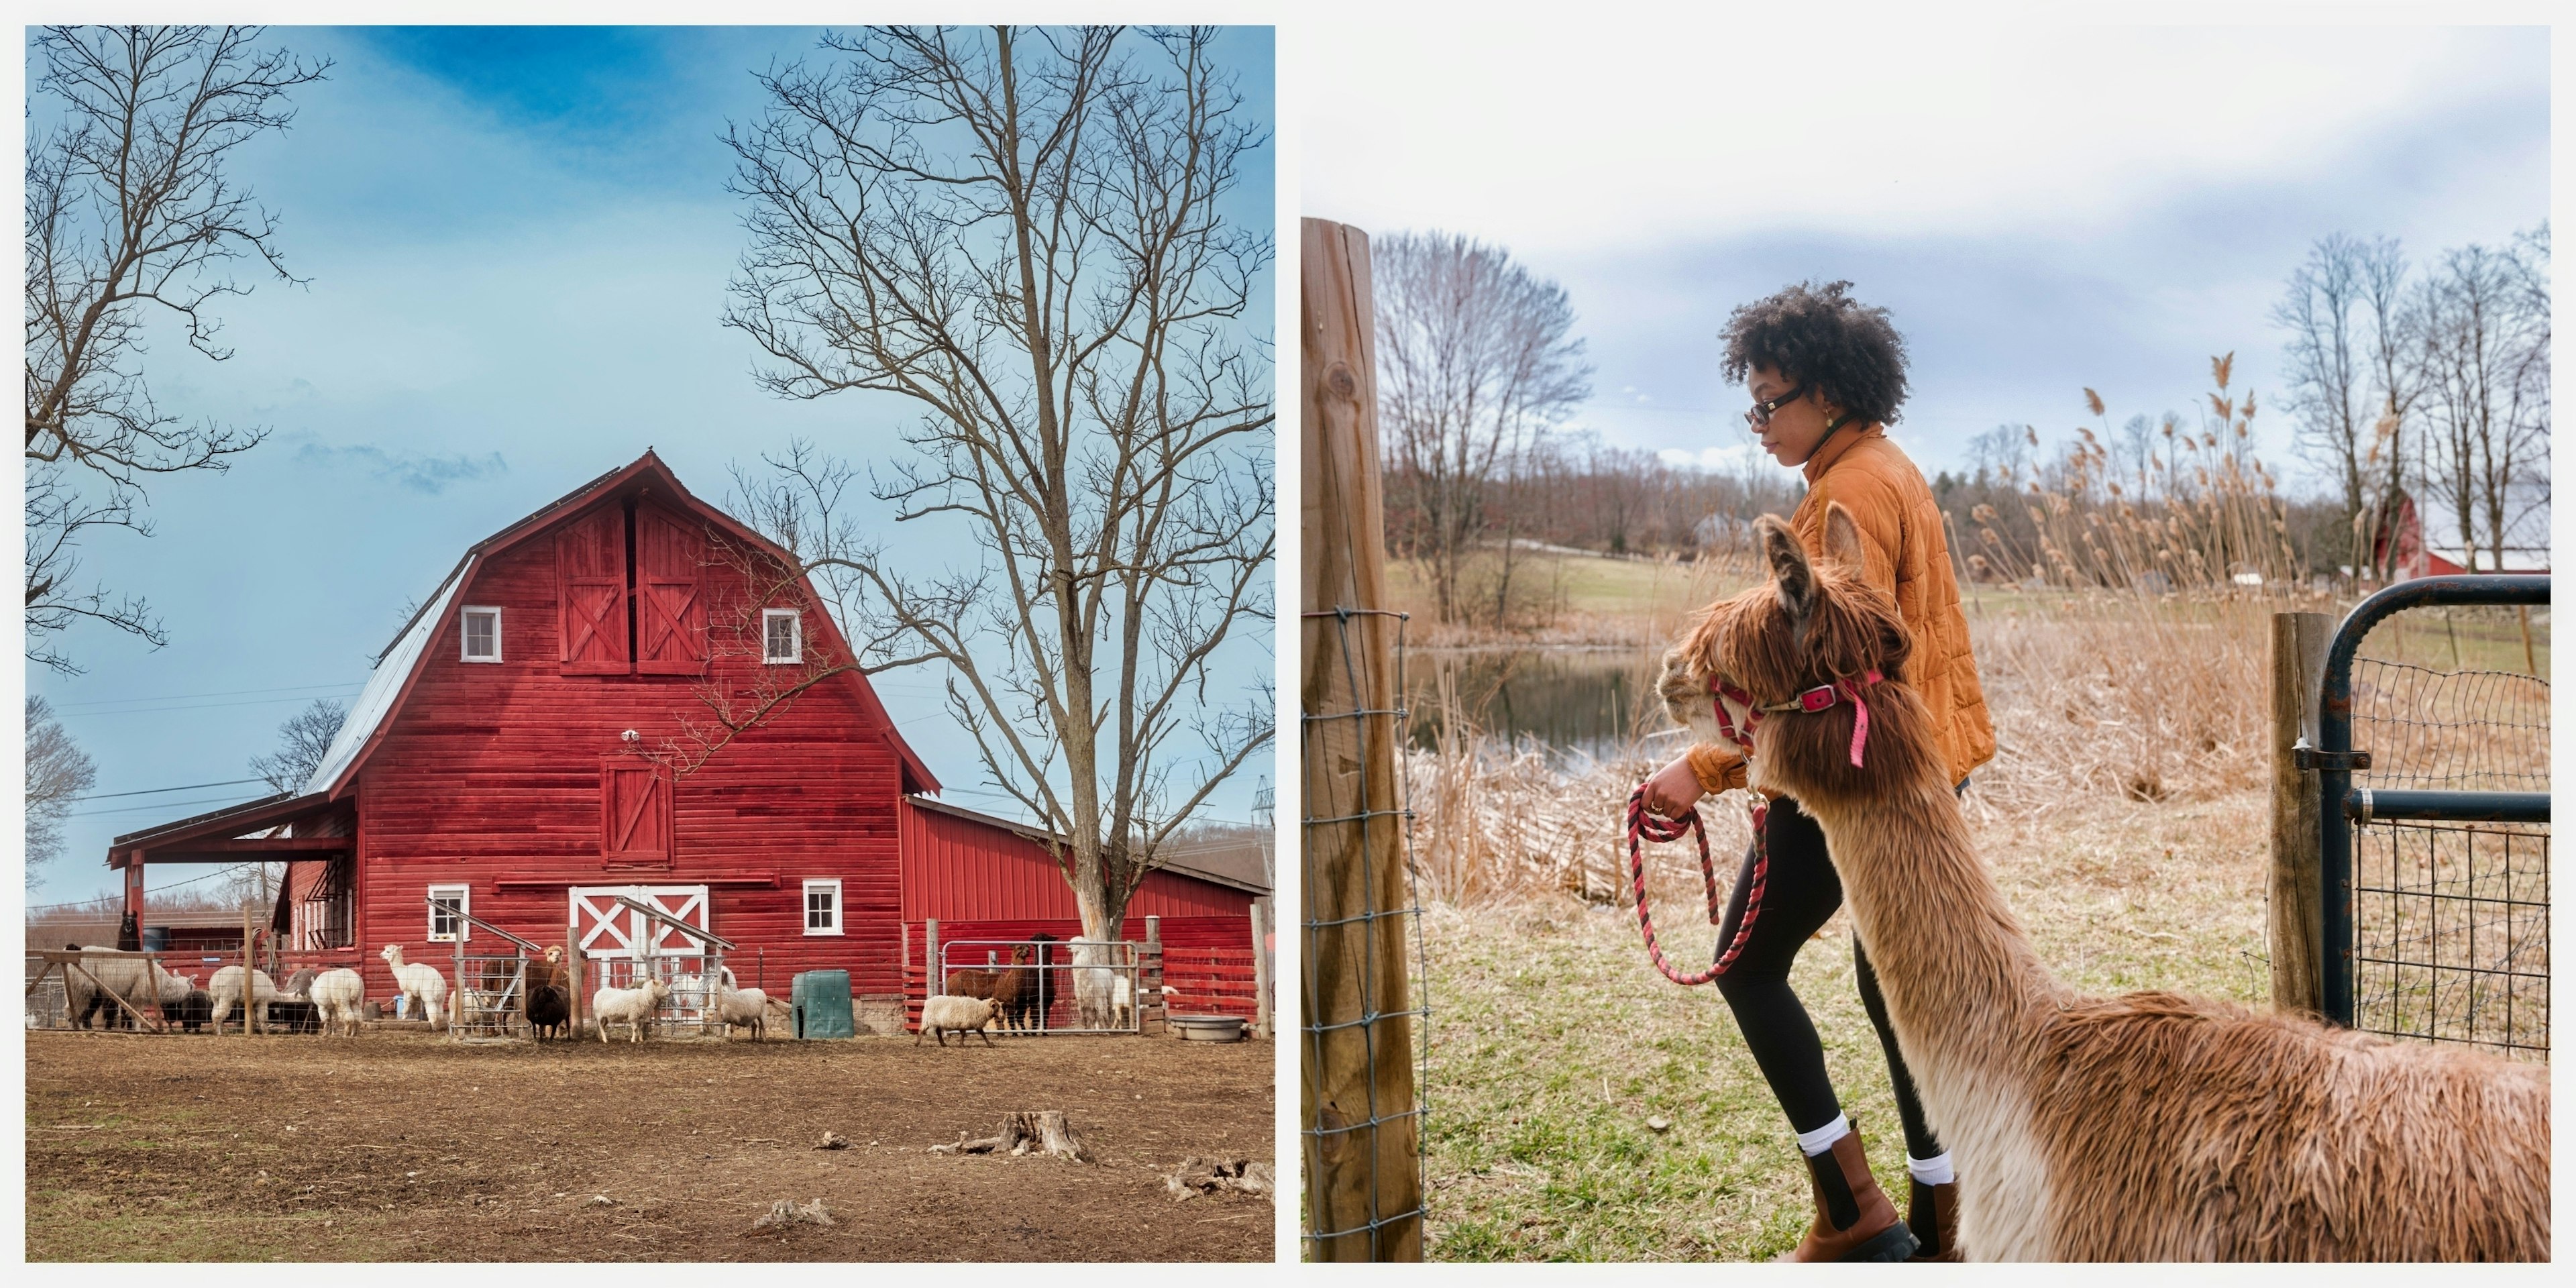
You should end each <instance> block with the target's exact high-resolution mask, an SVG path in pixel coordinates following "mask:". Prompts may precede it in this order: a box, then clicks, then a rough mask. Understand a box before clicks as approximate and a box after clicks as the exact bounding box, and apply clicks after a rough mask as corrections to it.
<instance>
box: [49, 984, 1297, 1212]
mask: <svg viewBox="0 0 2576 1288" xmlns="http://www.w3.org/2000/svg"><path fill="white" fill-rule="evenodd" d="M1271 1050H1272V1048H1271V1044H1269V1043H1267V1042H1246V1043H1238V1044H1201V1043H1182V1042H1179V1041H1176V1040H1167V1039H1158V1038H1067V1039H1050V1040H1035V1041H1032V1040H1021V1041H1004V1042H1002V1043H999V1044H997V1045H996V1046H994V1047H992V1048H990V1049H987V1048H986V1047H985V1046H984V1045H983V1044H981V1043H976V1044H974V1045H973V1046H970V1047H966V1048H963V1049H960V1048H958V1047H955V1046H951V1047H949V1048H947V1049H946V1050H938V1049H935V1048H933V1047H930V1046H926V1045H925V1046H922V1047H920V1048H917V1049H916V1048H915V1047H913V1046H912V1045H911V1043H910V1042H909V1040H908V1039H900V1038H862V1039H858V1040H855V1041H848V1042H770V1043H759V1044H754V1043H751V1042H747V1041H735V1042H726V1043H699V1042H667V1043H646V1044H644V1045H642V1046H640V1047H630V1046H629V1045H627V1044H625V1043H623V1042H620V1043H615V1044H601V1043H598V1042H573V1043H559V1044H547V1045H544V1046H534V1045H527V1044H512V1045H505V1046H483V1045H472V1046H469V1045H460V1044H457V1043H454V1042H450V1041H447V1040H445V1039H444V1038H441V1037H437V1036H432V1035H428V1034H393V1033H383V1034H375V1033H371V1034H368V1035H365V1036H363V1037H360V1038H357V1039H354V1040H349V1039H338V1040H329V1041H326V1040H324V1039H321V1038H318V1037H309V1036H308V1037H254V1038H248V1039H244V1038H239V1037H229V1038H214V1037H203V1036H200V1037H186V1036H172V1037H163V1036H146V1035H130V1034H106V1033H96V1034H92V1033H70V1032H31V1033H29V1034H28V1035H27V1103H26V1122H27V1174H26V1184H27V1209H26V1216H27V1243H26V1249H25V1255H26V1258H27V1259H28V1260H30V1261H100V1260H116V1261H122V1260H136V1261H571V1260H580V1261H791V1260H792V1261H882V1260H896V1261H1056V1260H1081V1261H1130V1260H1135V1261H1201V1260H1232V1261H1246V1260H1250V1261H1267V1260H1269V1259H1270V1257H1271V1245H1272V1233H1271V1228H1272V1227H1271V1219H1272V1218H1271V1205H1270V1202H1269V1201H1268V1200H1267V1199H1266V1198H1252V1197H1248V1196H1245V1195H1241V1194H1219V1195H1215V1196H1211V1197H1206V1198H1201V1199H1197V1200H1194V1201H1191V1202H1187V1203H1181V1204H1175V1203H1174V1202H1173V1201H1172V1199H1171V1197H1170V1196H1169V1195H1168V1194H1167V1193H1165V1190H1164V1184H1163V1179H1162V1178H1163V1175H1164V1174H1165V1173H1168V1172H1170V1171H1172V1170H1173V1169H1174V1168H1175V1167H1176V1166H1177V1165H1178V1164H1179V1163H1180V1162H1181V1160H1182V1159H1183V1157H1184V1156H1186V1155H1190V1154H1199V1155H1213V1154H1222V1155H1230V1156H1234V1157H1246V1158H1251V1159H1254V1160H1257V1161H1260V1162H1264V1163H1267V1162H1270V1161H1271V1140H1272V1135H1271V1131H1272V1118H1271V1106H1272V1099H1271ZM1017 1109H1060V1110H1063V1111H1064V1112H1065V1113H1066V1114H1067V1115H1068V1116H1069V1117H1070V1119H1071V1121H1072V1123H1073V1125H1074V1127H1075V1128H1076V1129H1077V1130H1078V1131H1080V1132H1081V1133H1082V1134H1083V1137H1084V1139H1085V1142H1086V1143H1087V1144H1088V1145H1089V1147H1090V1148H1091V1149H1092V1150H1093V1152H1095V1153H1096V1154H1097V1155H1098V1156H1099V1160H1098V1162H1096V1163H1092V1164H1084V1163H1075V1162H1068V1161H1062V1160H1057V1159H1050V1158H1044V1157H1039V1156H1035V1155H1032V1156H1030V1157H1025V1158H1011V1157H1007V1156H1004V1157H987V1156H971V1155H960V1156H947V1155H934V1154H930V1153H928V1152H927V1148H928V1147H929V1146H932V1145H939V1144H948V1143H952V1142H954V1141H956V1140H957V1139H958V1138H959V1136H960V1134H961V1133H972V1134H973V1135H976V1136H983V1135H985V1134H987V1133H989V1132H990V1131H991V1130H992V1128H993V1126H994V1124H995V1123H996V1122H997V1121H998V1120H999V1119H1000V1117H1001V1115H1002V1114H1003V1113H1004V1112H1006V1111H1010V1110H1017ZM827 1131H830V1132H837V1133H839V1134H840V1135H841V1136H842V1137H845V1138H846V1139H847V1140H848V1142H849V1146H848V1148H846V1149H835V1150H818V1149H816V1148H814V1146H815V1145H816V1144H817V1143H818V1142H819V1141H820V1140H821V1139H822V1137H823V1134H824V1133H825V1132H827ZM817 1198H820V1199H822V1200H823V1201H824V1203H825V1205H826V1206H827V1207H828V1209H829V1211H830V1213H831V1214H832V1216H833V1218H834V1220H835V1224H833V1225H831V1226H829V1227H824V1226H819V1225H810V1224H800V1225H793V1226H788V1227H786V1228H785V1229H783V1230H765V1231H755V1230H754V1229H753V1222H754V1220H755V1219H757V1218H758V1217H760V1216H761V1215H762V1214H764V1213H766V1212H768V1211H769V1210H770V1207H771V1205H772V1204H773V1203H775V1202H776V1201H777V1200H780V1199H790V1200H793V1201H795V1202H796V1203H798V1204H804V1203H807V1202H809V1201H811V1200H813V1199H817Z"/></svg>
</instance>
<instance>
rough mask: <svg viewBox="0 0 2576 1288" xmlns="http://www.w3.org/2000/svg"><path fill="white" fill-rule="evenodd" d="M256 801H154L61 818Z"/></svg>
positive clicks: (240, 798)
mask: <svg viewBox="0 0 2576 1288" xmlns="http://www.w3.org/2000/svg"><path fill="white" fill-rule="evenodd" d="M258 799H259V798H258V797H256V796H208V797H204V798H202V799H199V800H193V801H156V802H154V803H152V804H150V805H119V806H117V807H116V808H114V809H84V810H74V811H72V812H71V813H69V814H65V815H63V817H64V818H98V817H100V816H102V815H106V814H139V813H142V812H143V811H145V810H152V809H179V808H181V807H183V806H188V805H237V804H240V803H242V802H244V801H255V800H258Z"/></svg>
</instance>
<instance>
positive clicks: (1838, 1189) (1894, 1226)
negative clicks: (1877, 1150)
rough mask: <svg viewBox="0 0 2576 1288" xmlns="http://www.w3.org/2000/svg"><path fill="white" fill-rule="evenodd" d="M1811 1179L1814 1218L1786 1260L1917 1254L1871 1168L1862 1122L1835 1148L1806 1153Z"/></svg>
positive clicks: (1898, 1257)
mask: <svg viewBox="0 0 2576 1288" xmlns="http://www.w3.org/2000/svg"><path fill="white" fill-rule="evenodd" d="M1807 1184H1808V1187H1809V1189H1811V1190H1812V1191H1813V1192H1814V1194H1815V1197H1816V1221H1815V1224H1813V1225H1811V1226H1809V1227H1807V1237H1806V1238H1803V1239H1800V1240H1799V1241H1798V1247H1797V1250H1796V1251H1794V1252H1791V1253H1790V1254H1789V1255H1788V1257H1787V1258H1786V1259H1787V1260H1790V1261H1903V1260H1905V1259H1906V1258H1907V1257H1909V1256H1911V1255H1913V1252H1914V1235H1913V1232H1912V1231H1909V1230H1907V1229H1906V1228H1905V1223H1904V1222H1903V1221H1899V1220H1897V1219H1896V1205H1895V1204H1893V1203H1890V1202H1888V1201H1887V1194H1886V1192H1885V1191H1882V1190H1880V1189H1879V1188H1878V1178H1877V1177H1874V1176H1872V1175H1870V1174H1869V1157H1868V1155H1866V1154H1864V1153H1862V1152H1861V1145H1860V1127H1859V1125H1858V1124H1854V1125H1853V1127H1852V1129H1851V1131H1849V1132H1848V1133H1845V1134H1844V1136H1843V1137H1842V1139H1840V1140H1837V1141H1835V1142H1834V1147H1833V1148H1832V1149H1830V1150H1827V1151H1826V1152H1824V1153H1822V1154H1818V1155H1815V1156H1813V1157H1811V1158H1809V1159H1807Z"/></svg>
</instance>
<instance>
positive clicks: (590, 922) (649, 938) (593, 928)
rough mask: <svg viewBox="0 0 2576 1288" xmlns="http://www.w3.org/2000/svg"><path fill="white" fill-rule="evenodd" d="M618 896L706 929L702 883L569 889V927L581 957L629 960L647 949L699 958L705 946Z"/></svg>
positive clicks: (658, 953) (656, 955) (673, 955)
mask: <svg viewBox="0 0 2576 1288" xmlns="http://www.w3.org/2000/svg"><path fill="white" fill-rule="evenodd" d="M619 895H624V896H626V897H627V898H629V899H632V900H634V901H635V902H637V903H640V904H643V905H645V906H646V907H649V908H658V909H660V910H661V911H663V912H665V913H668V914H670V915H671V916H672V917H674V918H676V919H678V920H680V921H685V922H687V923H689V924H690V925H692V926H696V927H697V928H698V929H700V930H705V929H707V928H708V926H707V888H706V887H705V886H702V885H692V886H574V887H573V888H572V924H573V925H575V926H578V927H580V930H581V951H582V952H583V954H584V955H586V956H589V957H594V958H616V959H627V960H631V959H633V958H636V957H640V956H643V955H644V954H645V953H646V951H648V949H649V951H650V952H651V954H652V955H653V956H655V957H690V958H695V957H700V956H703V955H705V952H706V948H705V946H704V945H702V944H700V943H699V942H698V941H697V940H695V939H691V938H690V937H688V936H687V935H684V934H681V933H680V932H679V931H676V930H673V929H671V928H670V927H669V926H666V925H663V924H662V923H661V922H658V921H653V920H650V919H648V918H647V917H645V915H644V914H643V913H640V912H637V911H635V910H634V909H632V908H629V907H627V906H625V905H624V904H621V903H619V902H617V897H618V896H619ZM692 969H694V968H692Z"/></svg>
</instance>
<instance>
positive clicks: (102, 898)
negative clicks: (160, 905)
mask: <svg viewBox="0 0 2576 1288" xmlns="http://www.w3.org/2000/svg"><path fill="white" fill-rule="evenodd" d="M260 862H262V860H259V859H253V860H251V861H250V862H248V863H235V864H232V865H230V866H228V867H220V868H217V869H215V870H214V871H212V872H209V873H207V874H205V875H204V876H199V877H190V878H188V879H187V880H185V881H173V882H171V883H170V884H168V885H165V886H154V887H152V888H151V889H149V890H146V891H144V892H143V897H144V899H145V901H146V902H149V901H150V900H151V898H152V895H153V894H154V893H155V892H156V891H169V890H177V889H181V888H183V887H186V886H192V885H195V884H197V883H198V882H200V881H212V880H214V879H215V878H216V877H219V876H222V875H223V874H225V873H227V872H239V871H241V870H242V869H243V868H247V867H254V866H256V865H258V864H259V863H260ZM116 897H117V896H116V893H115V892H114V891H110V892H108V893H106V894H102V895H96V896H93V897H91V898H87V899H74V900H72V901H71V902H69V903H31V904H28V905H27V911H29V912H35V911H37V910H39V909H42V908H79V907H83V906H85V905H88V904H93V903H105V902H107V901H108V900H110V899H113V898H116Z"/></svg>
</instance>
